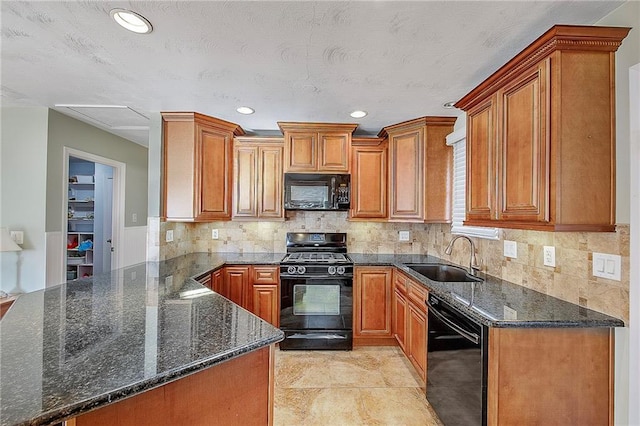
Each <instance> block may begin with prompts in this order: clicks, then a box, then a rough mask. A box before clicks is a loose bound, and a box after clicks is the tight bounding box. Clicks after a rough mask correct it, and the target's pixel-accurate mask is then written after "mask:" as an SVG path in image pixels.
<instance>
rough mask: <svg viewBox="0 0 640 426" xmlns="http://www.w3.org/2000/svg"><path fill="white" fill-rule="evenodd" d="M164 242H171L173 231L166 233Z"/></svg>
mask: <svg viewBox="0 0 640 426" xmlns="http://www.w3.org/2000/svg"><path fill="white" fill-rule="evenodd" d="M165 241H166V242H168V243H170V242H171V241H173V230H171V229H170V230H168V231H167V236H166V238H165Z"/></svg>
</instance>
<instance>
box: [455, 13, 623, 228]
mask: <svg viewBox="0 0 640 426" xmlns="http://www.w3.org/2000/svg"><path fill="white" fill-rule="evenodd" d="M629 30H630V29H629V28H617V27H593V26H584V27H582V26H564V25H557V26H554V27H553V28H551V29H550V30H549V31H547V32H546V33H545V34H543V35H542V36H541V37H540V38H538V39H537V40H536V41H534V42H533V43H532V44H531V45H529V46H528V47H527V48H526V49H524V50H523V51H522V52H521V53H519V54H518V55H517V56H515V57H514V58H513V59H512V60H511V61H509V62H508V63H507V64H506V65H504V66H503V67H502V68H500V69H499V70H498V71H496V72H495V73H494V74H492V75H491V76H490V77H489V78H487V79H486V80H485V81H484V82H483V83H481V84H480V85H479V86H478V87H476V88H475V89H473V90H472V91H471V92H470V93H469V94H467V95H466V96H465V97H464V98H462V99H461V100H459V101H458V102H457V103H456V107H458V108H460V109H462V110H464V111H466V112H467V195H466V200H467V218H466V219H467V220H466V221H465V224H468V225H478V226H494V227H508V228H520V229H534V230H548V231H614V230H615V97H614V95H615V69H614V68H615V51H616V50H617V49H618V46H620V44H621V43H622V40H623V39H624V38H625V37H626V35H627V34H628V32H629Z"/></svg>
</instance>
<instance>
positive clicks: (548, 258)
mask: <svg viewBox="0 0 640 426" xmlns="http://www.w3.org/2000/svg"><path fill="white" fill-rule="evenodd" d="M542 252H543V257H544V260H543V263H544V266H552V267H554V268H555V266H556V248H555V247H554V246H544V247H543V249H542Z"/></svg>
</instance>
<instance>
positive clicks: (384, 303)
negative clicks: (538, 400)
mask: <svg viewBox="0 0 640 426" xmlns="http://www.w3.org/2000/svg"><path fill="white" fill-rule="evenodd" d="M391 275H392V268H390V267H365V266H361V267H356V268H354V288H353V294H354V296H353V319H354V320H353V340H354V344H356V345H357V344H361V345H367V344H392V343H393V342H395V339H394V338H393V335H392V330H391V293H392V290H391V286H392V282H391Z"/></svg>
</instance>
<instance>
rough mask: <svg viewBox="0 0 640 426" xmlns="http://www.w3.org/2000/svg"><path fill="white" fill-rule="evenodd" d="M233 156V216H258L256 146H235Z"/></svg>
mask: <svg viewBox="0 0 640 426" xmlns="http://www.w3.org/2000/svg"><path fill="white" fill-rule="evenodd" d="M233 158H234V165H233V167H234V169H233V176H234V180H233V190H234V197H233V217H234V218H235V217H242V216H243V217H251V218H255V217H258V198H257V197H258V176H257V174H256V172H257V171H258V147H257V146H235V147H234V150H233Z"/></svg>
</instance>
